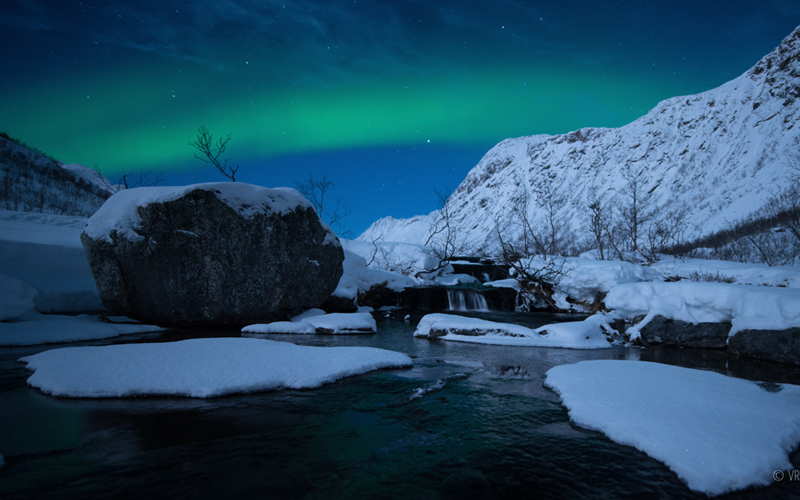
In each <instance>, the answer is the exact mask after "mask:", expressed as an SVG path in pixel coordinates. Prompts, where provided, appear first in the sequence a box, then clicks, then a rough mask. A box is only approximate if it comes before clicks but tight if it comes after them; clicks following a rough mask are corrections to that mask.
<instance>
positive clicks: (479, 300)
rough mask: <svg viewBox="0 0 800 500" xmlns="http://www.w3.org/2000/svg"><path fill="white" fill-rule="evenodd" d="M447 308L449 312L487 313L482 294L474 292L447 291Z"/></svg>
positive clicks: (487, 306) (487, 307) (486, 305)
mask: <svg viewBox="0 0 800 500" xmlns="http://www.w3.org/2000/svg"><path fill="white" fill-rule="evenodd" d="M447 308H448V309H449V310H451V311H488V310H489V305H488V304H487V303H486V299H485V298H484V297H483V294H481V293H478V292H476V291H475V290H447Z"/></svg>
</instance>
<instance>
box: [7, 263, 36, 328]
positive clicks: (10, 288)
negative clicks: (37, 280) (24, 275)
mask: <svg viewBox="0 0 800 500" xmlns="http://www.w3.org/2000/svg"><path fill="white" fill-rule="evenodd" d="M37 295H39V292H37V291H36V289H35V288H33V287H31V286H29V285H27V284H25V283H23V282H22V281H20V280H18V279H16V278H12V277H11V276H6V275H5V274H0V321H6V320H9V319H15V318H19V317H20V316H22V315H23V314H25V313H28V312H31V311H33V310H35V308H36V306H34V303H33V299H35V298H36V296H37Z"/></svg>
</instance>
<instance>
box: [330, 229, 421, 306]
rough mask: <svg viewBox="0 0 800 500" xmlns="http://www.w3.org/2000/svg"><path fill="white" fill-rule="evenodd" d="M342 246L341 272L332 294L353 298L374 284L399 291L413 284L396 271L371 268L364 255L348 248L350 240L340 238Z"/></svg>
mask: <svg viewBox="0 0 800 500" xmlns="http://www.w3.org/2000/svg"><path fill="white" fill-rule="evenodd" d="M341 241H342V246H343V247H344V263H343V264H342V266H343V271H344V272H343V274H342V277H341V278H340V279H339V284H338V285H337V287H336V290H334V291H333V293H332V295H334V296H336V297H344V298H347V299H353V300H355V299H356V297H358V293H359V292H365V291H367V290H369V289H370V288H372V287H373V286H375V285H379V284H381V283H385V284H386V286H387V288H389V289H390V290H395V291H398V292H399V291H400V290H403V289H404V288H406V287H409V286H414V285H415V284H416V282H415V281H414V280H413V279H411V278H409V277H408V276H404V275H402V274H398V273H392V272H389V271H382V270H379V269H371V268H368V267H367V261H366V260H364V257H362V256H360V255H358V254H356V253H353V252H352V251H350V250H349V248H350V247H351V246H352V245H351V243H352V242H348V241H347V240H341Z"/></svg>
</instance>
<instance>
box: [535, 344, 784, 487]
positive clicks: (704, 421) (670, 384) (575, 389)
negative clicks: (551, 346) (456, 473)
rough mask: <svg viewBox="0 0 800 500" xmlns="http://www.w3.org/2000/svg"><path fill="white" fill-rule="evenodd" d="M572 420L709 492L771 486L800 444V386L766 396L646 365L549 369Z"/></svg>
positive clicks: (752, 387) (715, 377) (701, 375)
mask: <svg viewBox="0 0 800 500" xmlns="http://www.w3.org/2000/svg"><path fill="white" fill-rule="evenodd" d="M544 384H545V386H547V387H549V388H551V389H553V390H554V391H556V392H557V393H558V394H559V395H560V396H561V399H562V401H563V403H564V406H566V407H567V408H568V409H569V416H570V418H571V419H572V421H573V422H574V423H575V424H577V425H580V426H582V427H586V428H588V429H593V430H597V431H600V432H602V433H604V434H605V435H606V436H608V437H609V438H610V439H612V440H613V441H616V442H618V443H621V444H624V445H628V446H633V447H634V448H636V449H638V450H640V451H642V452H644V453H646V454H647V455H649V456H651V457H653V458H655V459H656V460H659V461H661V462H664V463H665V464H666V465H667V467H669V468H670V469H671V470H672V471H674V472H675V473H676V474H677V475H678V477H680V478H681V480H683V481H685V482H686V484H687V485H688V486H689V488H691V489H692V490H695V491H700V492H703V493H706V494H709V495H719V494H722V493H725V492H729V491H733V490H738V489H742V488H746V487H748V486H758V485H769V484H771V483H772V482H773V472H774V471H776V470H787V469H792V468H793V467H792V464H791V462H790V461H789V456H788V455H789V453H790V452H792V451H793V450H794V449H796V448H797V446H798V444H800V387H798V386H794V385H782V386H779V390H778V391H772V390H770V391H767V390H766V389H764V388H762V387H760V386H759V385H758V384H757V383H754V382H750V381H746V380H741V379H735V378H730V377H726V376H724V375H720V374H718V373H713V372H708V371H701V370H692V369H688V368H681V367H676V366H669V365H662V364H658V363H649V362H643V361H612V360H603V361H583V362H580V363H577V364H574V365H561V366H556V367H555V368H552V369H550V370H549V371H548V372H547V378H546V380H545V382H544Z"/></svg>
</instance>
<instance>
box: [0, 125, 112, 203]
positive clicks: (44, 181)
mask: <svg viewBox="0 0 800 500" xmlns="http://www.w3.org/2000/svg"><path fill="white" fill-rule="evenodd" d="M111 194H113V190H112V188H111V183H110V182H109V181H108V179H106V178H105V177H103V176H102V175H100V174H99V173H97V172H95V171H94V170H92V169H90V168H88V167H85V166H83V165H78V164H74V163H73V164H69V165H64V164H62V163H61V162H59V161H56V160H54V159H52V158H50V157H49V156H47V155H45V154H43V153H41V152H39V151H36V150H34V149H32V148H29V147H26V146H25V145H23V144H20V143H19V142H17V141H15V140H13V139H11V138H9V137H8V136H7V135H5V134H0V209H6V210H15V211H20V212H39V213H52V214H59V215H81V216H85V217H89V216H90V215H92V214H93V213H94V212H96V211H97V209H98V208H100V205H102V204H103V202H104V201H105V200H106V199H108V197H109V196H111Z"/></svg>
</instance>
